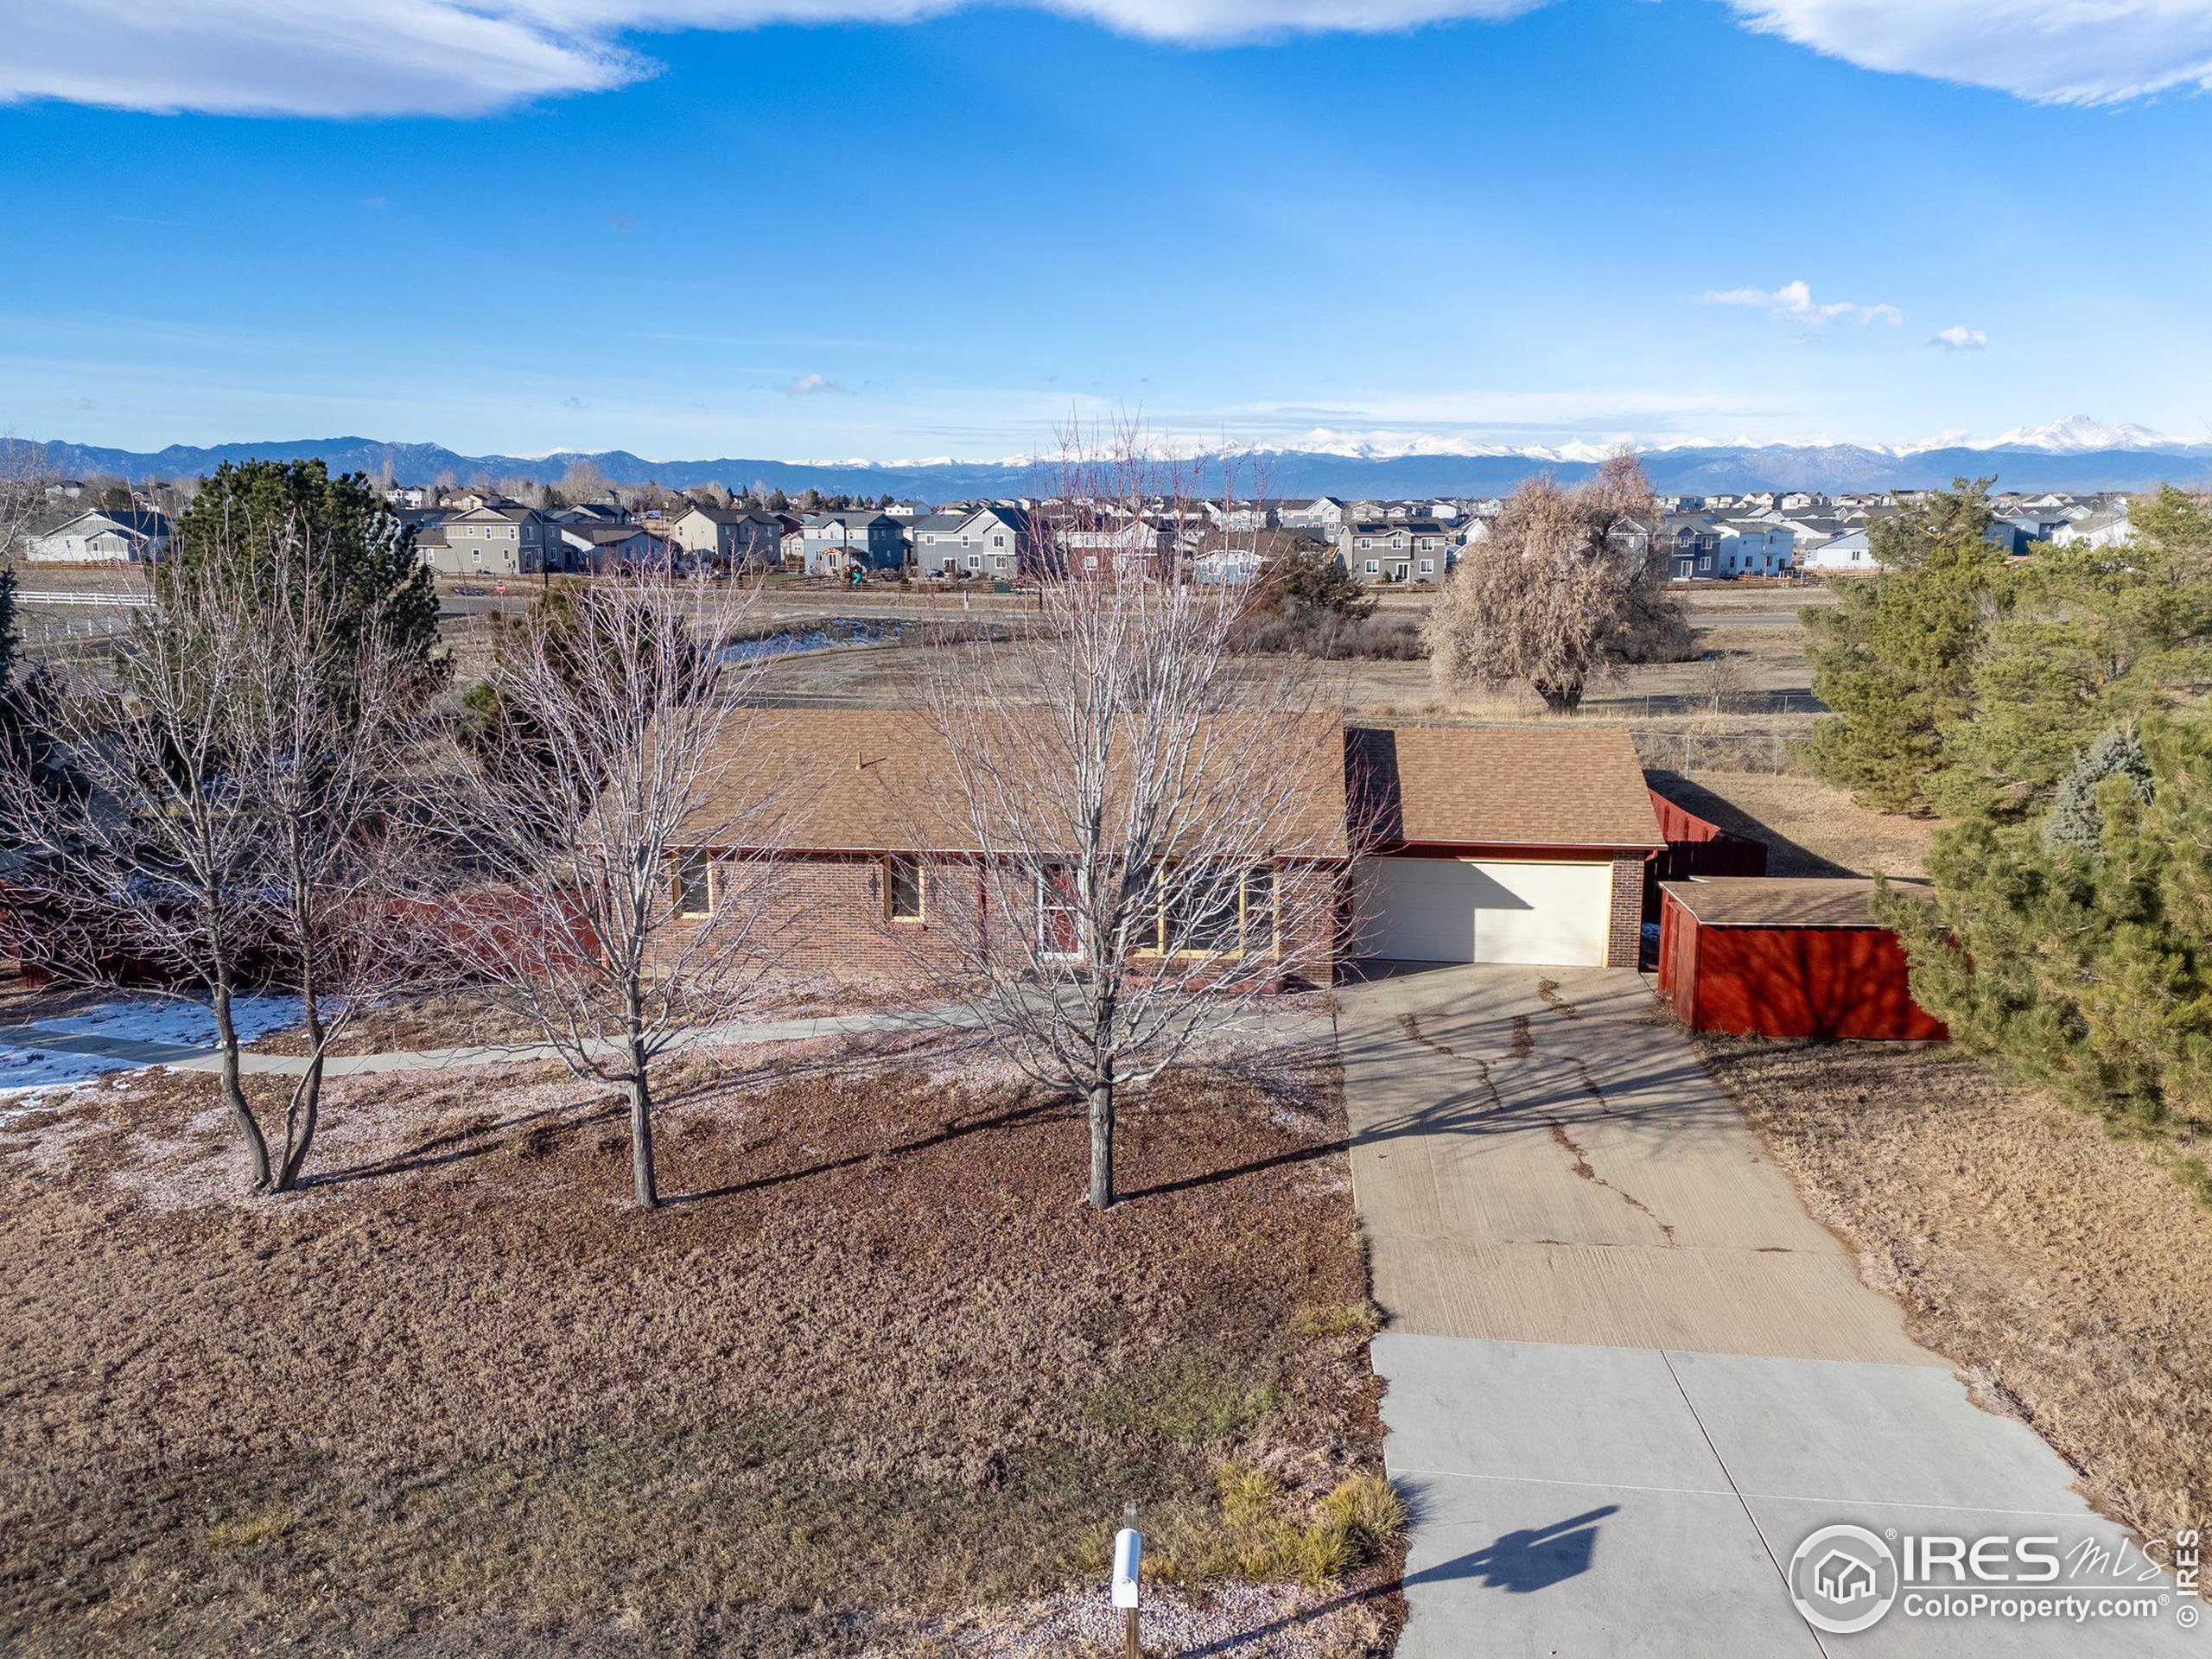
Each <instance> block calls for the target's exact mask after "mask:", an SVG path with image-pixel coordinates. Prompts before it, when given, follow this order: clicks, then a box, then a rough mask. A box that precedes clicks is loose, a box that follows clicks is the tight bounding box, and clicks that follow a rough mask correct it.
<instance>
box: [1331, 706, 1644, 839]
mask: <svg viewBox="0 0 2212 1659" xmlns="http://www.w3.org/2000/svg"><path fill="white" fill-rule="evenodd" d="M1351 750H1352V753H1353V762H1352V764H1353V766H1354V767H1355V769H1356V772H1357V784H1356V788H1357V791H1358V796H1359V799H1360V801H1361V803H1362V804H1363V808H1364V810H1366V811H1367V812H1369V813H1370V814H1371V815H1372V817H1371V821H1372V822H1373V823H1374V825H1375V827H1376V831H1377V833H1378V834H1379V835H1380V836H1382V838H1383V840H1384V841H1385V842H1444V843H1451V844H1458V845H1463V846H1493V847H1606V848H1634V849H1654V848H1659V847H1663V846H1665V845H1666V844H1667V842H1666V837H1665V836H1662V835H1661V834H1660V831H1659V817H1658V814H1657V813H1656V811H1655V810H1653V808H1652V805H1651V791H1650V790H1649V788H1648V787H1647V786H1646V785H1645V784H1644V781H1643V764H1642V763H1641V762H1640V761H1638V760H1637V758H1636V746H1635V744H1634V743H1633V742H1631V741H1630V738H1629V735H1628V734H1627V733H1626V732H1621V731H1591V732H1558V731H1548V730H1528V729H1520V730H1503V729H1499V728H1484V727H1449V726H1400V727H1363V728H1355V729H1354V730H1353V732H1352V734H1351Z"/></svg>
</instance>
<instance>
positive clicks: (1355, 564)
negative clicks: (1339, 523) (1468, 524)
mask: <svg viewBox="0 0 2212 1659" xmlns="http://www.w3.org/2000/svg"><path fill="white" fill-rule="evenodd" d="M1337 557H1338V559H1339V560H1341V561H1342V562H1343V563H1344V569H1345V570H1346V571H1348V572H1350V573H1351V577H1352V579H1353V580H1354V581H1355V582H1375V583H1378V584H1381V583H1397V582H1413V583H1415V584H1417V585H1418V584H1420V583H1424V582H1429V583H1433V582H1441V581H1443V580H1444V578H1445V577H1446V575H1449V574H1451V569H1452V532H1451V531H1448V530H1446V528H1445V527H1444V525H1443V524H1442V523H1441V522H1440V521H1439V520H1437V519H1434V518H1351V519H1347V520H1345V521H1344V527H1343V528H1342V529H1341V530H1339V531H1337Z"/></svg>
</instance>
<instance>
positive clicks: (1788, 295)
mask: <svg viewBox="0 0 2212 1659" xmlns="http://www.w3.org/2000/svg"><path fill="white" fill-rule="evenodd" d="M1700 300H1701V302H1702V303H1704V304H1707V305H1732V306H1737V307H1739V308H1742V309H1744V310H1746V311H1764V312H1765V313H1766V314H1767V315H1769V316H1773V317H1779V318H1780V319H1781V320H1782V321H1784V322H1795V323H1802V324H1803V325H1804V326H1806V327H1812V328H1821V327H1826V326H1827V324H1829V323H1831V322H1834V321H1838V320H1845V321H1852V322H1886V323H1888V324H1889V325H1890V326H1891V327H1896V326H1897V324H1898V323H1901V322H1903V321H1904V312H1902V311H1900V310H1898V309H1897V307H1895V306H1894V305H1859V304H1857V303H1855V302H1853V301H1850V300H1837V301H1834V302H1829V303H1827V304H1822V303H1821V302H1818V301H1816V300H1815V299H1814V298H1813V290H1812V287H1811V285H1810V284H1809V283H1802V282H1801V283H1783V285H1782V286H1781V287H1780V288H1777V289H1775V290H1774V292H1772V293H1771V294H1770V293H1768V292H1767V291H1766V290H1765V289H1761V288H1714V289H1707V290H1706V291H1705V293H1704V294H1703V295H1702V296H1700Z"/></svg>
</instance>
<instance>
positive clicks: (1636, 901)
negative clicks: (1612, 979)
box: [1605, 853, 1643, 968]
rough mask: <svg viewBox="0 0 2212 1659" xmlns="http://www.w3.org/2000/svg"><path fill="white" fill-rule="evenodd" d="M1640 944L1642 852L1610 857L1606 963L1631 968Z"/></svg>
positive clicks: (1612, 966) (1641, 947)
mask: <svg viewBox="0 0 2212 1659" xmlns="http://www.w3.org/2000/svg"><path fill="white" fill-rule="evenodd" d="M1641 950H1643V854H1642V853H1618V854H1616V855H1614V857H1613V915H1612V925H1611V929H1610V930H1609V931H1608V932H1607V935H1606V940H1605V965H1606V966H1607V967H1609V968H1633V967H1635V966H1636V964H1637V957H1638V954H1639V953H1640V952H1641Z"/></svg>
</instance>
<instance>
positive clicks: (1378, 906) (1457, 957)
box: [1361, 858, 1613, 968]
mask: <svg viewBox="0 0 2212 1659" xmlns="http://www.w3.org/2000/svg"><path fill="white" fill-rule="evenodd" d="M1612 896H1613V870H1612V866H1611V864H1609V863H1608V864H1597V863H1578V864H1538V863H1529V862H1524V861H1520V860H1516V859H1495V860H1491V859H1469V858H1379V859H1376V861H1374V862H1372V863H1371V864H1369V865H1368V866H1367V867H1366V877H1365V880H1364V881H1363V904H1362V911H1363V914H1362V917H1361V922H1362V931H1363V939H1364V941H1365V943H1364V947H1363V948H1364V950H1365V953H1366V954H1367V955H1369V956H1372V957H1385V958H1387V959H1388V960H1389V961H1392V962H1526V963H1541V964H1545V965H1549V966H1557V967H1589V968H1601V967H1603V966H1604V965H1605V937H1606V934H1607V932H1608V931H1609V927H1608V923H1609V922H1610V920H1611V912H1612Z"/></svg>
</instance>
